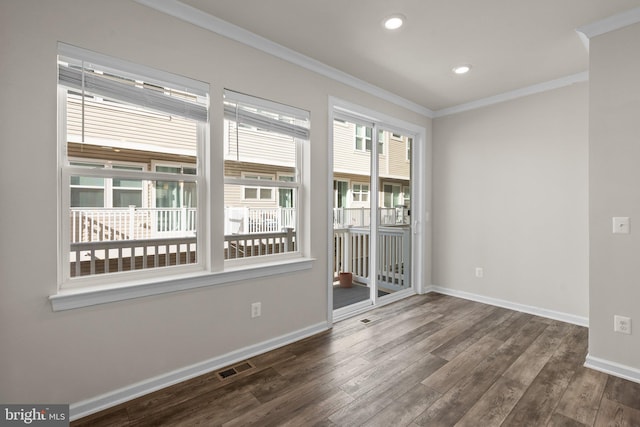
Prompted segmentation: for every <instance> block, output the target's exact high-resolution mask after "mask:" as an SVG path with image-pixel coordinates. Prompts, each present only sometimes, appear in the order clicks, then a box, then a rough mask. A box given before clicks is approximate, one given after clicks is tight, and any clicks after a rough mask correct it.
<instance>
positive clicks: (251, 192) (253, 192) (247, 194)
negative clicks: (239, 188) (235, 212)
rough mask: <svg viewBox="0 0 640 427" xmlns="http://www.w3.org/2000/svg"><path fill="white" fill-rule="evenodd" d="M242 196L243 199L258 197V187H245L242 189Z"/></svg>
mask: <svg viewBox="0 0 640 427" xmlns="http://www.w3.org/2000/svg"><path fill="white" fill-rule="evenodd" d="M244 198H245V199H257V198H258V189H257V188H251V187H246V188H245V189H244Z"/></svg>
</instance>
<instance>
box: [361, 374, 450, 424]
mask: <svg viewBox="0 0 640 427" xmlns="http://www.w3.org/2000/svg"><path fill="white" fill-rule="evenodd" d="M439 397H440V393H438V392H436V391H434V390H431V389H430V388H428V387H426V386H424V385H422V384H416V386H415V387H413V388H411V389H410V390H409V391H407V392H406V393H404V394H402V395H401V396H399V397H397V398H396V399H394V400H393V401H392V402H391V404H389V405H387V407H385V408H384V409H383V410H382V411H380V412H378V413H377V414H375V415H374V416H373V417H371V418H369V420H368V421H367V422H365V423H364V424H363V426H365V427H389V426H394V427H401V426H408V425H410V424H411V423H412V421H413V420H414V419H415V418H416V417H417V416H418V415H420V414H421V413H422V412H424V411H425V410H426V409H427V408H428V407H429V406H431V405H432V404H433V402H435V401H436V400H437V399H438V398H439Z"/></svg>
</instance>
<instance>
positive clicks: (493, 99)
mask: <svg viewBox="0 0 640 427" xmlns="http://www.w3.org/2000/svg"><path fill="white" fill-rule="evenodd" d="M588 80H589V72H588V71H583V72H581V73H577V74H572V75H570V76H566V77H561V78H559V79H555V80H550V81H548V82H543V83H538V84H535V85H531V86H527V87H523V88H520V89H516V90H512V91H509V92H504V93H501V94H498V95H494V96H489V97H487V98H482V99H478V100H476V101H471V102H467V103H465V104H460V105H456V106H453V107H449V108H443V109H442V110H437V111H436V112H435V115H434V118H439V117H445V116H450V115H452V114H457V113H462V112H463V111H469V110H475V109H476V108H482V107H488V106H489V105H494V104H499V103H501V102H505V101H511V100H513V99H517V98H522V97H524V96H529V95H534V94H536V93H541V92H546V91H548V90H554V89H559V88H561V87H565V86H570V85H572V84H575V83H582V82H586V81H588Z"/></svg>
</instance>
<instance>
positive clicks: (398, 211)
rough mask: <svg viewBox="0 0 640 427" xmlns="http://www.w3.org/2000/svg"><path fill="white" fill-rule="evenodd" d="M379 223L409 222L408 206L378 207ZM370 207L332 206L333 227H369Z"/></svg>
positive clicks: (399, 223) (398, 223)
mask: <svg viewBox="0 0 640 427" xmlns="http://www.w3.org/2000/svg"><path fill="white" fill-rule="evenodd" d="M378 220H379V221H380V225H403V224H404V225H406V224H409V223H410V218H409V209H408V208H378ZM370 225H371V209H369V208H333V228H345V227H369V226H370Z"/></svg>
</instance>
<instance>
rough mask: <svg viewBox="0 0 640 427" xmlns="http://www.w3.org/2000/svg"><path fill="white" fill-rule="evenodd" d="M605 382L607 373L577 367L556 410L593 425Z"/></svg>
mask: <svg viewBox="0 0 640 427" xmlns="http://www.w3.org/2000/svg"><path fill="white" fill-rule="evenodd" d="M606 383H607V374H603V373H602V372H598V371H594V370H593V369H588V368H584V367H579V368H577V370H576V373H575V375H574V376H573V378H572V379H571V382H570V383H569V386H568V387H567V390H566V391H565V392H564V395H563V396H562V399H560V403H559V404H558V407H557V408H556V412H557V413H559V414H562V415H564V416H566V417H569V418H571V419H573V420H575V421H578V422H580V423H582V424H586V425H589V426H590V425H593V423H594V422H595V420H596V415H597V414H598V408H599V407H600V400H601V399H602V395H603V394H604V388H605V385H606Z"/></svg>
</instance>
